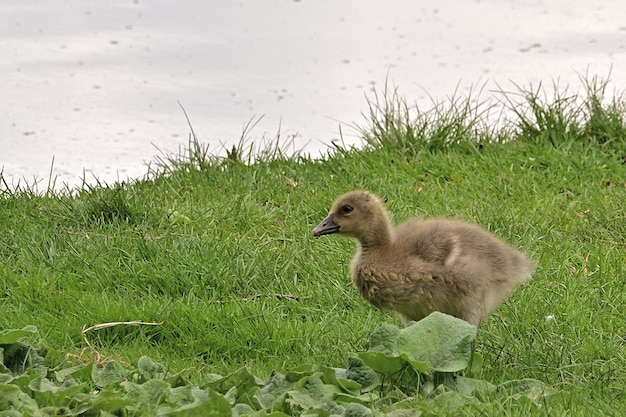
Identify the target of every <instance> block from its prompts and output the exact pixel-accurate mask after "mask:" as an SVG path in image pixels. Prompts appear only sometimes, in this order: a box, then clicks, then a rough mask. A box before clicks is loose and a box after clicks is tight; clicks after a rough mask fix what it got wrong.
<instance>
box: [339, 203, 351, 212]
mask: <svg viewBox="0 0 626 417" xmlns="http://www.w3.org/2000/svg"><path fill="white" fill-rule="evenodd" d="M352 210H353V208H352V206H349V205H347V204H346V205H345V206H342V207H341V214H348V213H350V212H352Z"/></svg>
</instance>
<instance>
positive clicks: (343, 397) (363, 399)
mask: <svg viewBox="0 0 626 417" xmlns="http://www.w3.org/2000/svg"><path fill="white" fill-rule="evenodd" d="M379 398H380V397H379V396H378V394H376V393H373V392H368V393H365V394H359V395H351V394H346V393H339V394H335V395H334V396H333V401H335V402H336V403H338V404H349V403H359V404H363V405H368V404H371V403H373V402H374V401H376V400H378V399H379Z"/></svg>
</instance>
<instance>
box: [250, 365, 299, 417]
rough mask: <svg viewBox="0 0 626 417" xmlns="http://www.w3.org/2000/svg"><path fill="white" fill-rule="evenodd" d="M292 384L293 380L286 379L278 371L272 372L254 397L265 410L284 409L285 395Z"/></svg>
mask: <svg viewBox="0 0 626 417" xmlns="http://www.w3.org/2000/svg"><path fill="white" fill-rule="evenodd" d="M294 385H295V383H294V382H291V381H288V380H287V378H286V377H285V375H283V374H281V373H280V372H272V374H271V375H270V377H269V378H268V380H267V382H265V385H264V386H263V387H262V388H261V389H260V390H259V391H257V393H256V394H255V397H256V399H257V400H258V401H259V403H260V404H261V406H262V407H263V408H264V409H266V410H284V407H283V405H284V400H285V396H286V394H287V392H288V391H289V390H290V389H291V388H293V386H294Z"/></svg>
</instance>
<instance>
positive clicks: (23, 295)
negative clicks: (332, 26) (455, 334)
mask: <svg viewBox="0 0 626 417" xmlns="http://www.w3.org/2000/svg"><path fill="white" fill-rule="evenodd" d="M605 89H606V84H605V83H602V82H598V81H597V80H592V81H590V82H588V83H587V84H586V95H572V94H568V93H567V92H557V93H556V95H555V96H554V97H545V96H544V93H543V91H542V90H541V89H539V90H523V89H520V92H519V93H518V94H517V95H514V94H507V95H505V96H504V98H505V99H504V100H503V103H504V104H502V105H504V106H509V107H510V108H511V111H512V114H513V117H512V119H511V120H510V121H509V123H505V124H501V125H500V126H498V127H496V128H494V127H493V125H490V124H489V123H487V122H486V119H485V117H486V116H485V115H486V114H487V112H488V111H489V110H493V109H490V108H488V107H484V106H483V105H481V104H475V103H473V102H472V101H471V100H469V99H467V100H463V99H457V98H454V99H452V100H451V101H449V102H446V103H440V104H437V105H436V106H434V108H433V109H432V110H431V111H425V112H420V111H415V109H414V108H413V107H412V106H410V105H408V104H407V103H406V101H405V100H404V99H402V98H401V97H399V95H398V94H397V93H396V92H384V94H381V96H378V97H375V99H374V100H373V101H371V102H370V113H369V114H367V115H366V116H367V119H366V122H365V123H364V124H363V125H361V127H360V132H361V134H362V136H363V138H364V141H363V146H362V147H360V148H359V149H352V148H345V147H341V146H337V147H336V148H335V149H333V150H329V151H328V153H327V154H326V155H325V156H324V157H322V158H320V159H311V158H309V157H307V156H302V155H297V154H296V155H291V154H289V153H288V152H286V151H284V150H283V149H282V148H281V146H280V143H279V142H278V141H276V142H271V143H270V144H269V145H267V146H265V147H263V148H262V149H260V150H259V149H258V148H254V146H252V144H253V142H250V141H246V140H242V141H241V142H240V143H239V146H238V147H235V149H234V150H233V151H230V152H229V153H228V156H227V157H218V156H216V155H212V154H211V153H209V152H208V150H207V148H206V147H205V146H204V145H202V144H201V143H199V142H198V141H197V140H195V139H193V138H192V140H190V144H189V147H188V148H185V149H182V150H181V151H180V153H179V154H178V155H162V156H161V157H159V158H157V160H156V161H155V162H154V163H153V166H152V167H151V172H150V175H149V176H147V177H146V178H145V179H143V180H140V181H137V182H134V183H132V184H114V185H110V186H107V185H101V186H98V187H88V186H84V187H82V189H79V190H65V191H61V192H52V191H50V190H49V191H48V192H47V193H46V194H44V195H39V194H37V193H35V192H33V191H32V188H29V186H28V185H27V184H22V185H21V186H20V187H19V188H18V190H10V189H9V188H8V187H7V185H6V183H4V181H3V180H1V178H0V184H4V186H3V187H0V196H1V197H0V230H1V231H2V233H0V260H1V262H0V329H17V328H22V327H23V326H26V325H35V326H37V327H38V328H39V331H40V333H41V343H43V344H45V346H46V347H47V349H48V355H47V356H46V361H47V362H48V363H49V366H51V367H54V366H57V365H59V364H61V363H62V362H63V361H64V360H65V357H66V355H67V354H73V355H80V354H81V350H82V349H83V348H85V347H87V346H88V345H87V342H88V343H89V344H91V345H92V346H93V347H94V348H95V350H96V351H97V352H99V354H100V355H102V356H104V357H107V358H115V359H119V360H121V361H124V362H126V363H137V360H138V359H139V358H140V357H141V356H143V355H148V356H150V357H151V358H153V359H154V360H156V361H159V362H161V363H164V364H165V366H166V367H168V369H172V370H182V369H186V368H193V370H192V371H190V374H189V378H191V380H192V381H195V382H196V383H201V381H203V380H204V379H205V377H206V375H207V374H209V373H219V374H227V373H229V372H233V371H235V370H237V369H239V368H240V367H242V366H245V367H247V368H248V369H249V370H250V372H252V374H254V375H257V376H260V377H262V378H266V377H267V376H269V375H270V373H271V372H272V370H285V369H288V368H292V367H295V366H299V365H302V364H324V365H327V366H335V367H344V366H345V364H346V358H347V357H348V356H349V355H350V354H351V353H354V352H361V351H364V350H367V347H368V338H369V335H370V334H371V332H372V331H373V330H374V329H376V328H377V327H379V326H381V325H383V324H386V323H396V324H397V323H398V320H397V319H396V318H395V317H393V316H392V315H390V314H389V313H386V312H381V311H378V310H376V309H374V308H373V307H371V306H369V305H367V304H366V303H365V302H363V301H362V300H361V299H360V298H359V297H358V295H357V293H356V291H354V290H353V289H352V288H351V286H350V282H349V278H348V273H347V264H348V261H349V259H350V258H351V256H352V253H353V251H354V243H353V242H351V241H349V240H347V239H338V238H332V237H331V238H322V239H313V238H312V237H311V235H310V230H311V229H312V228H313V227H314V226H315V225H316V224H317V223H318V222H319V221H320V220H321V219H322V218H323V217H324V216H325V214H326V212H327V210H328V207H329V205H330V203H331V202H332V200H333V199H334V197H335V196H337V195H338V194H341V193H343V192H345V191H348V190H351V189H356V188H366V189H369V190H371V191H374V192H376V193H378V194H380V195H382V196H384V197H385V198H386V199H387V200H388V203H387V204H388V208H389V210H390V212H391V213H392V216H393V218H394V220H395V221H401V220H403V219H406V218H408V217H411V216H416V215H417V216H422V217H431V216H448V217H453V218H458V219H464V220H466V221H470V222H475V223H478V224H480V225H482V226H483V227H485V228H487V229H488V230H490V231H492V232H494V233H496V234H497V235H499V236H501V237H503V238H504V239H505V240H507V241H509V242H510V243H512V244H513V245H514V246H517V247H519V248H521V249H522V250H523V251H525V252H527V253H528V254H529V255H530V256H531V257H532V258H533V259H535V260H536V261H537V263H538V269H537V272H536V273H535V275H534V278H533V280H532V281H531V282H530V283H529V284H528V285H526V286H524V287H522V288H520V289H519V290H518V291H517V292H515V293H514V295H513V296H512V298H511V299H510V300H509V301H507V302H506V303H505V304H504V305H503V306H502V307H500V308H499V309H498V310H497V311H496V313H495V314H493V315H492V316H491V317H490V318H489V319H488V320H487V321H486V323H485V324H484V325H483V326H482V327H481V329H480V332H479V334H478V341H477V344H476V346H477V347H476V348H477V352H478V353H480V354H481V355H482V357H483V358H484V363H483V367H482V370H481V371H480V373H479V374H478V375H476V376H477V377H478V378H480V379H483V380H486V381H489V382H491V383H493V384H499V383H502V382H506V381H510V380H516V379H522V378H534V379H538V380H540V381H542V382H544V383H545V384H547V385H548V386H550V387H553V388H556V389H558V390H562V391H563V392H564V395H562V396H561V397H559V398H560V399H559V400H558V401H557V400H555V401H553V402H551V403H548V404H546V405H545V407H543V408H542V411H541V412H542V413H543V415H563V416H565V415H568V416H569V415H591V414H593V415H619V413H620V408H621V406H617V404H624V403H625V400H626V395H625V392H624V390H625V388H624V387H625V386H626V314H625V310H624V305H626V288H625V286H626V276H625V274H624V265H625V264H626V246H625V243H624V242H625V241H626V206H625V204H624V202H625V201H626V165H625V161H626V159H625V155H626V123H625V119H626V107H625V106H626V104H625V101H624V100H623V99H622V97H621V96H617V97H616V98H615V99H612V100H605V99H604V95H605V92H606V91H605ZM519 100H521V103H520V102H519ZM70 191H71V192H70ZM548 316H551V317H553V319H552V320H550V319H546V317H548ZM131 320H140V321H143V322H157V323H160V324H159V325H157V326H115V327H111V328H106V329H102V330H97V331H91V332H88V333H86V334H85V338H86V339H85V338H84V337H83V335H82V333H81V329H83V328H86V327H89V326H92V325H95V324H98V323H106V322H116V321H131ZM90 352H91V353H90ZM82 354H83V357H87V358H89V357H90V356H89V355H90V354H93V351H84V352H83V353H82ZM91 359H95V356H91ZM520 407H521V406H520V404H518V403H508V402H503V403H494V404H492V406H491V407H490V408H488V409H485V410H483V409H480V410H477V409H473V408H471V407H470V408H467V409H462V410H460V411H459V415H475V414H476V413H478V412H480V413H483V414H482V415H525V414H527V413H526V412H525V411H524V409H523V407H522V408H521V409H520ZM432 412H433V413H434V414H436V413H437V409H434V410H432Z"/></svg>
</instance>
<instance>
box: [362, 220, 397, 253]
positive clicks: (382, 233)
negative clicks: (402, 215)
mask: <svg viewBox="0 0 626 417" xmlns="http://www.w3.org/2000/svg"><path fill="white" fill-rule="evenodd" d="M385 220H386V219H385ZM393 239H394V237H393V228H392V226H391V223H390V222H389V221H388V220H386V221H380V222H378V223H377V224H374V225H372V227H371V228H370V229H369V230H368V232H367V233H366V234H364V235H363V236H359V243H360V244H361V248H362V250H363V251H364V252H367V251H369V250H375V249H378V248H382V247H386V246H389V245H391V244H392V242H393Z"/></svg>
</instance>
